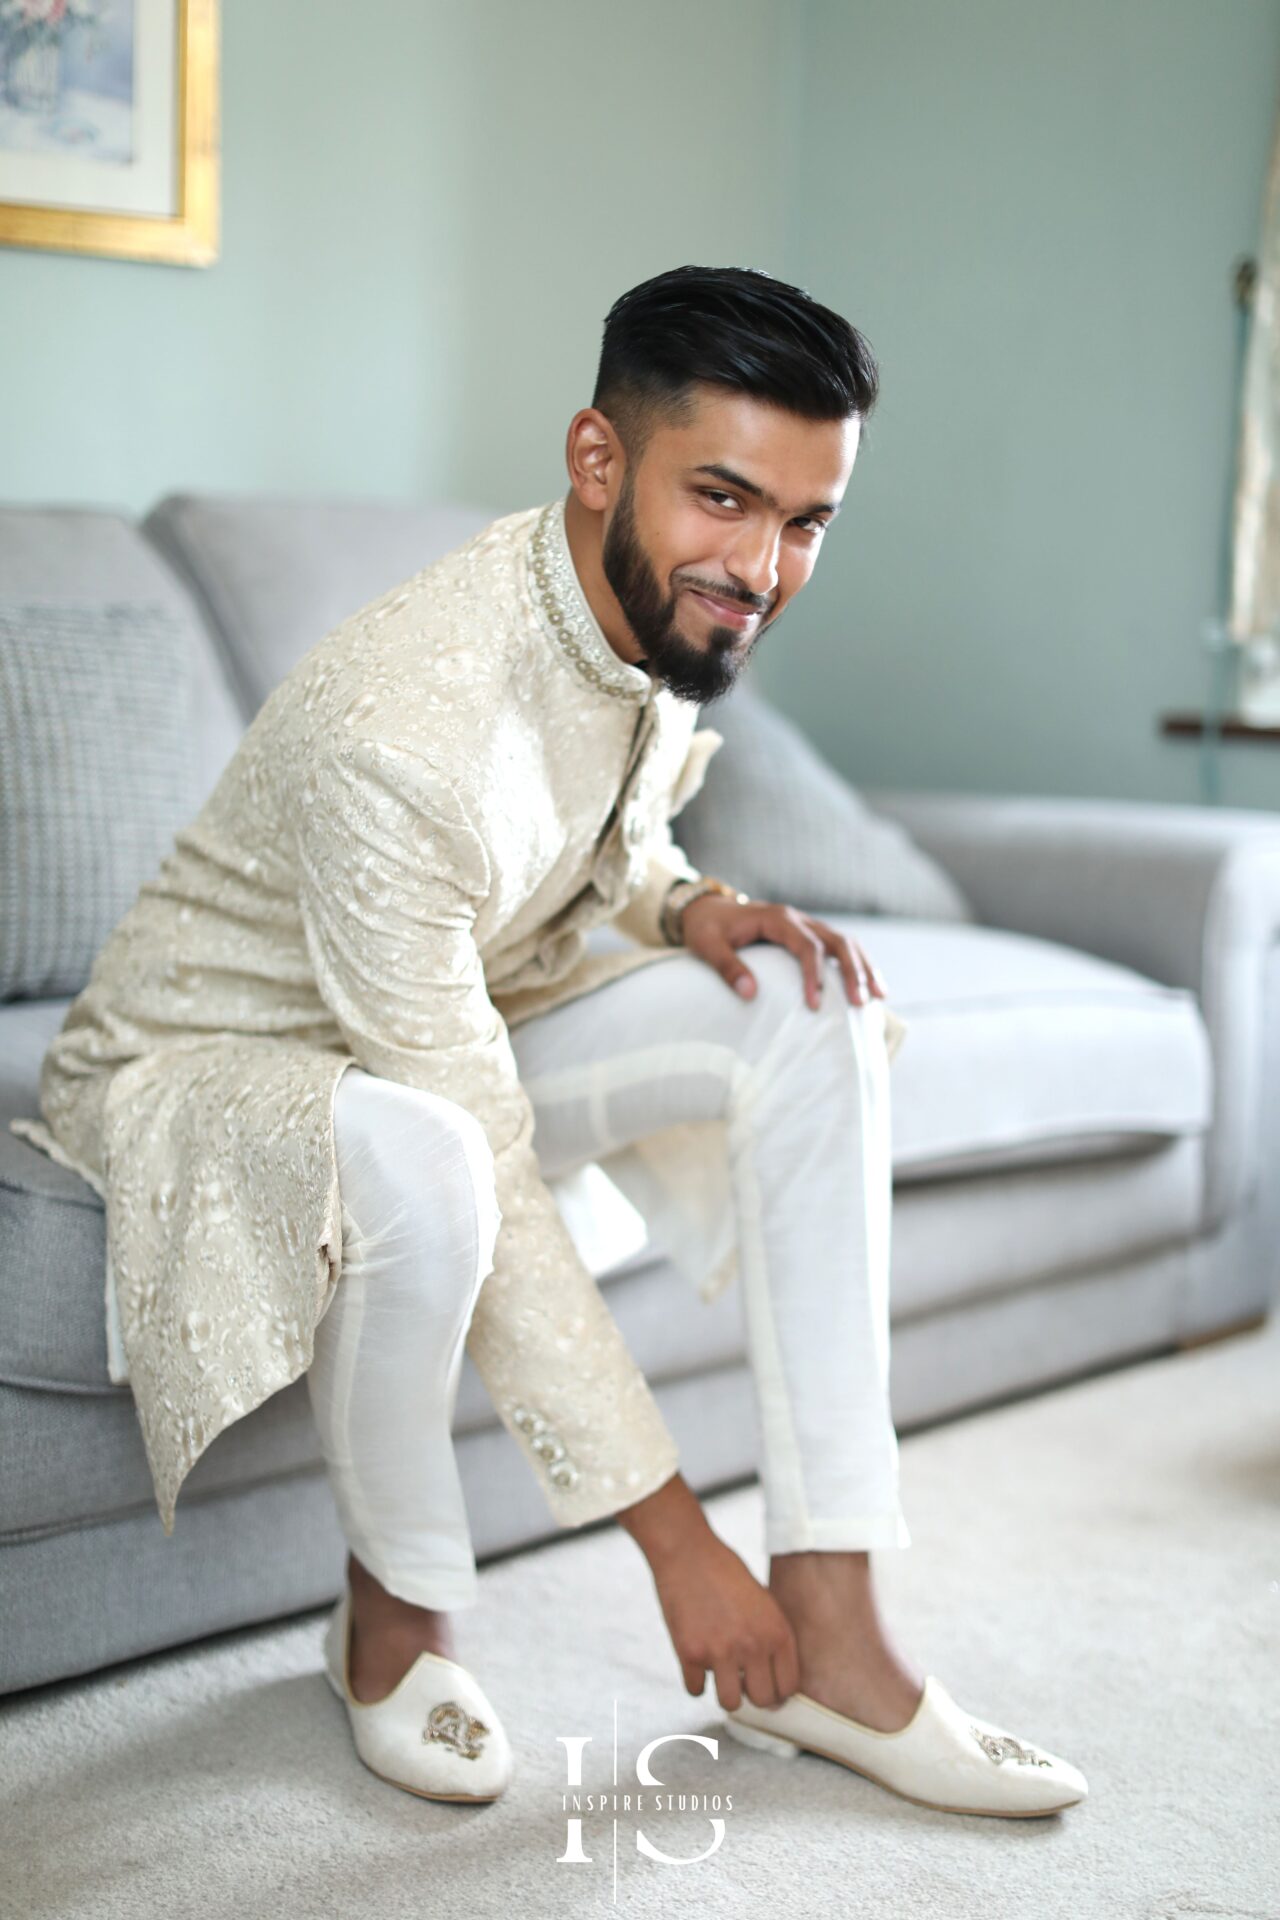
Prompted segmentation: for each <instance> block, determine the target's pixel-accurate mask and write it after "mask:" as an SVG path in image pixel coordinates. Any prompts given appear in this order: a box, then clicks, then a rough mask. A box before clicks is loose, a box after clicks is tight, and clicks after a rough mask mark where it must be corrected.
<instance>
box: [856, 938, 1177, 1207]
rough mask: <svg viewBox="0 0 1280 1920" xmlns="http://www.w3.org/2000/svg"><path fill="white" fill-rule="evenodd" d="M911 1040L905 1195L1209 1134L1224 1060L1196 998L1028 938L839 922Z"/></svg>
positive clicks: (899, 1112) (901, 1158)
mask: <svg viewBox="0 0 1280 1920" xmlns="http://www.w3.org/2000/svg"><path fill="white" fill-rule="evenodd" d="M822 917H823V918H824V919H825V920H826V921H827V922H828V923H829V924H830V925H831V926H833V927H835V928H836V929H837V930H838V931H839V932H841V933H843V934H844V935H845V937H846V938H852V939H854V940H855V941H856V942H857V943H858V945H859V946H861V947H862V949H863V950H864V952H865V953H866V954H867V955H868V957H869V958H870V959H871V960H872V961H873V962H874V964H875V965H876V966H877V967H878V968H879V970H880V972H881V974H882V975H883V976H884V979H885V982H886V985H887V987H888V1002H889V1005H890V1006H891V1007H893V1009H894V1011H895V1012H896V1013H898V1014H899V1015H900V1016H901V1017H902V1019H903V1020H905V1021H906V1022H907V1025H908V1027H909V1029H910V1031H909V1032H908V1034H907V1035H906V1038H905V1039H904V1041H903V1043H902V1049H901V1051H900V1053H899V1054H898V1056H897V1058H896V1060H895V1061H894V1063H893V1069H892V1073H891V1087H892V1115H893V1121H892V1124H893V1172H894V1182H895V1185H897V1186H906V1185H910V1184H911V1183H914V1182H923V1181H932V1180H936V1179H938V1178H940V1177H943V1176H946V1175H951V1174H959V1173H995V1172H1001V1171H1008V1170H1011V1169H1013V1168H1017V1167H1027V1166H1032V1165H1036V1164H1041V1165H1043V1164H1046V1163H1048V1164H1059V1163H1062V1162H1064V1161H1069V1160H1073V1159H1089V1160H1097V1159H1099V1158H1105V1157H1107V1156H1111V1155H1124V1154H1130V1153H1134V1152H1136V1151H1141V1150H1144V1149H1148V1150H1149V1149H1154V1148H1158V1147H1160V1146H1164V1145H1167V1144H1169V1143H1171V1142H1174V1141H1176V1140H1180V1139H1186V1138H1188V1137H1195V1136H1202V1135H1203V1134H1204V1133H1206V1132H1207V1130H1208V1128H1209V1127H1210V1125H1211V1123H1212V1119H1213V1091H1214V1089H1213V1059H1212V1053H1211V1050H1210V1041H1209V1035H1208V1031H1207V1029H1206V1027H1205V1023H1204V1020H1203V1017H1202V1015H1201V1012H1200V1008H1199V1005H1198V1003H1197V1000H1196V997H1195V995H1194V994H1193V993H1191V992H1189V991H1187V990H1185V989H1183V988H1179V987H1167V986H1163V985H1161V984H1160V983H1159V982H1158V981H1155V980H1151V979H1148V978H1147V976H1146V975H1145V974H1142V973H1137V972H1135V971H1134V970H1133V969H1132V968H1130V967H1124V966H1118V965H1116V964H1114V963H1113V962H1111V961H1108V960H1099V959H1097V958H1095V957H1094V956H1093V955H1092V954H1088V953H1083V952H1080V951H1078V950H1077V949H1075V948H1072V947H1065V946H1061V945H1059V944H1057V943H1056V942H1054V941H1050V940H1039V939H1035V938H1033V937H1032V936H1030V935H1027V934H1019V933H1007V932H1004V931H1002V930H1000V929H999V928H995V927H987V926H980V925H976V924H955V925H951V924H943V923H941V922H937V921H925V920H904V919H892V918H889V917H887V916H882V915H875V914H870V915H868V914H863V915H854V914H825V915H823V916H822Z"/></svg>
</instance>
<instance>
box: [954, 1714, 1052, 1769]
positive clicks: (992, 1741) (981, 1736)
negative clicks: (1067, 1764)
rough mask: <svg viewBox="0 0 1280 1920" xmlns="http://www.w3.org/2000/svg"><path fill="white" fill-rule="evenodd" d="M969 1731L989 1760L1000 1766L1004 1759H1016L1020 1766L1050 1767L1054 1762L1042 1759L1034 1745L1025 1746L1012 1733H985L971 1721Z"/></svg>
mask: <svg viewBox="0 0 1280 1920" xmlns="http://www.w3.org/2000/svg"><path fill="white" fill-rule="evenodd" d="M969 1731H970V1733H971V1734H972V1735H973V1737H974V1739H975V1740H976V1741H977V1743H978V1745H979V1746H980V1747H981V1748H982V1751H983V1752H984V1753H985V1754H986V1756H987V1758H988V1759H989V1760H994V1761H995V1763H996V1765H997V1766H999V1764H1000V1762H1001V1761H1002V1760H1016V1761H1017V1762H1018V1765H1019V1766H1020V1767H1026V1766H1032V1767H1048V1766H1051V1765H1052V1764H1053V1763H1052V1761H1049V1760H1042V1759H1041V1758H1040V1755H1039V1754H1038V1753H1037V1752H1036V1751H1035V1749H1034V1747H1024V1746H1023V1744H1022V1742H1021V1740H1015V1739H1014V1737H1013V1735H1012V1734H1011V1733H983V1731H982V1729H981V1728H980V1727H975V1726H974V1725H973V1722H972V1721H970V1723H969Z"/></svg>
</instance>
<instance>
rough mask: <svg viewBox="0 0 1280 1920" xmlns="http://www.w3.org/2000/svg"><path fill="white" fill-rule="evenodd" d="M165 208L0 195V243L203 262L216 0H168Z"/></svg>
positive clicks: (211, 243)
mask: <svg viewBox="0 0 1280 1920" xmlns="http://www.w3.org/2000/svg"><path fill="white" fill-rule="evenodd" d="M175 5H176V10H177V11H176V20H175V22H174V27H175V46H176V73H175V76H174V86H175V93H174V101H173V108H174V111H173V123H174V126H175V128H176V153H175V155H174V183H175V189H176V191H175V194H174V199H175V201H176V208H175V211H174V213H173V214H172V215H160V214H152V213H107V212H101V211H97V210H93V209H89V208H81V207H74V206H53V205H36V204H32V203H31V202H30V201H16V200H5V199H3V198H0V246H8V247H39V248H48V249H52V250H53V251H56V252H59V253H96V254H103V255H106V256H108V257H111V258H114V259H118V260H149V261H153V262H167V263H170V264H173V265H180V266H188V267H207V266H210V265H211V264H212V263H213V262H214V261H215V260H216V259H217V257H218V246H219V194H218V166H219V134H218V77H219V63H218V53H219V47H218V0H175Z"/></svg>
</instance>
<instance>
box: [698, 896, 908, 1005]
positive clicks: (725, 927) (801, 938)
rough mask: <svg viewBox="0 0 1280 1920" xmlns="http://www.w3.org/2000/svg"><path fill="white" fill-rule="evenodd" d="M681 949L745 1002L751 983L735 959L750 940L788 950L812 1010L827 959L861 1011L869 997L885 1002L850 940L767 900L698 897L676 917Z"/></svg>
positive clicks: (881, 986)
mask: <svg viewBox="0 0 1280 1920" xmlns="http://www.w3.org/2000/svg"><path fill="white" fill-rule="evenodd" d="M680 931H681V935H682V937H683V941H684V945H685V946H686V947H687V948H688V949H689V951H690V953H696V954H697V956H698V958H699V959H700V960H705V961H706V963H707V965H708V966H709V967H714V968H715V970H716V972H717V973H718V974H720V975H721V976H722V977H723V978H724V979H725V980H727V981H728V983H729V985H730V986H731V987H733V988H734V990H735V991H736V992H738V993H740V994H742V996H743V998H744V999H748V1000H749V999H750V998H751V996H752V995H753V994H754V993H755V991H756V984H757V983H756V977H755V975H754V974H753V973H752V971H751V969H750V968H749V967H747V966H745V965H744V964H743V962H742V961H741V960H739V959H738V956H737V951H736V949H737V948H738V947H746V946H749V945H750V944H751V942H752V941H753V940H772V941H775V942H776V943H777V945H778V946H780V947H789V948H790V949H791V951H792V953H794V954H795V956H796V958H797V959H798V960H799V962H800V965H801V968H802V970H803V973H804V983H805V998H806V1000H807V1001H808V1003H809V1005H810V1006H811V1007H814V1008H816V1007H817V1006H818V1005H819V1004H820V1002H821V998H822V977H823V962H824V960H825V959H826V957H827V955H828V954H832V955H834V957H835V958H836V959H837V960H838V961H839V962H840V972H841V975H842V977H843V980H844V985H845V991H846V992H847V994H848V996H849V998H850V1000H852V1001H854V1002H855V1003H856V1004H858V1005H861V1004H863V1003H864V1002H865V1001H866V1000H868V999H870V998H872V997H873V996H874V997H875V998H877V999H881V1000H883V999H885V998H886V997H887V995H888V987H887V986H886V984H885V981H884V978H883V976H882V975H881V974H880V972H879V970H878V969H877V968H876V967H875V966H874V965H873V964H872V962H871V961H870V960H869V959H868V958H867V955H866V954H865V953H864V952H863V950H862V948H861V947H860V946H859V945H858V944H857V942H856V941H855V940H846V939H845V937H844V935H843V934H839V933H837V932H836V930H835V928H834V927H829V926H828V925H827V923H826V921H825V920H817V919H815V918H814V916H813V914H811V913H802V912H801V910H800V909H799V907H784V906H782V905H780V904H779V903H777V902H776V901H771V900H748V901H747V902H746V904H745V905H743V904H742V903H741V902H740V901H737V900H729V899H727V898H726V897H725V896H724V895H723V894H717V893H703V894H699V896H698V898H697V899H696V900H691V901H690V903H689V905H688V906H687V907H686V908H685V909H684V912H683V913H682V914H681V916H680Z"/></svg>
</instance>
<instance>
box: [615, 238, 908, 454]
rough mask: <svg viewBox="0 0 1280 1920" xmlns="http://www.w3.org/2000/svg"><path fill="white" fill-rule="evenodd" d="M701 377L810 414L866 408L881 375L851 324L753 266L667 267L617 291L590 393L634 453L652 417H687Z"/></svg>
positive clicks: (837, 416)
mask: <svg viewBox="0 0 1280 1920" xmlns="http://www.w3.org/2000/svg"><path fill="white" fill-rule="evenodd" d="M702 383H705V384H707V385H709V386H717V387H723V388H727V389H730V390H731V391H734V392H737V393H745V394H749V395H750V396H751V397H752V398H753V399H756V400H766V401H770V402H772V403H773V404H774V405H775V406H779V407H785V408H786V409H787V410H788V411H789V412H791V413H797V414H800V415H802V416H803V417H804V418H806V419H810V420H843V419H847V418H848V417H849V415H850V414H857V415H859V416H860V418H861V419H863V420H865V419H866V418H867V416H868V415H869V414H870V412H871V410H872V408H873V407H874V406H875V403H876V397H877V394H878V392H879V383H880V376H879V369H878V367H877V365H876V360H875V355H874V354H873V353H872V351H871V347H870V345H869V343H868V342H867V341H866V340H865V339H864V337H863V336H862V334H860V333H859V332H858V329H857V328H856V327H853V326H850V324H849V322H848V321H847V320H844V319H842V318H841V316H840V315H839V314H838V313H833V312H832V311H831V309H830V307H824V306H822V305H820V304H819V302H818V301H816V300H814V299H813V298H812V297H811V296H810V295H809V294H807V293H805V292H804V290H803V289H802V288H800V287H793V286H789V285H788V283H787V282H786V281H785V280H775V279H774V278H773V277H772V275H771V274H767V273H762V272H760V270H759V269H758V268H756V267H674V268H672V269H671V271H670V272H668V273H660V274H658V275H656V276H655V278H654V279H652V280H645V281H644V282H642V284H641V285H640V286H638V287H632V289H631V291H630V292H629V293H624V294H623V295H622V296H621V297H620V298H619V299H617V300H615V301H614V303H613V305H612V306H611V307H610V309H609V312H608V314H607V316H606V318H605V323H604V341H603V344H602V347H601V351H600V366H599V369H598V371H597V374H596V385H595V392H594V394H593V395H592V399H591V404H592V406H593V407H598V408H599V409H600V411H601V413H603V414H606V415H607V416H608V418H609V419H610V421H612V423H613V426H614V429H615V431H616V432H617V434H618V436H619V438H620V439H621V441H622V443H623V446H624V447H625V448H626V450H627V454H628V457H629V458H631V459H636V458H638V457H639V454H640V452H641V450H642V449H643V446H644V443H645V441H646V440H647V439H648V436H649V434H650V433H651V431H652V430H653V427H654V426H655V425H656V424H657V422H658V420H659V419H662V418H666V419H674V420H680V419H685V418H688V417H689V415H690V413H691V412H692V409H693V405H694V394H693V388H694V387H695V386H697V385H699V384H702Z"/></svg>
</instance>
